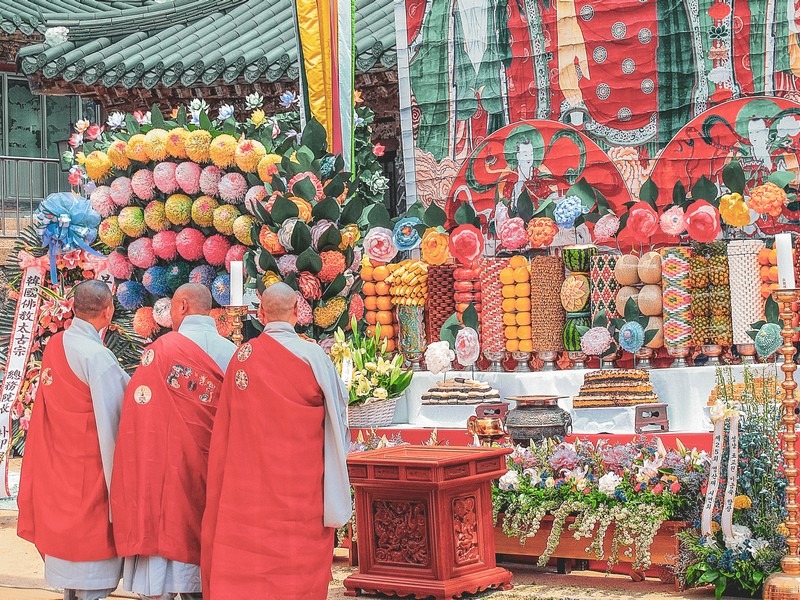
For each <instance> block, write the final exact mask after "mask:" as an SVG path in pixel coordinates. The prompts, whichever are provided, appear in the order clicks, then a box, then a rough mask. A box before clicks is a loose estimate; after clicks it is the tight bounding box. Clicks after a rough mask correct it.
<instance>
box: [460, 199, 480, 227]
mask: <svg viewBox="0 0 800 600" xmlns="http://www.w3.org/2000/svg"><path fill="white" fill-rule="evenodd" d="M476 216H477V215H475V210H474V209H473V208H472V206H471V205H469V204H467V203H466V202H465V203H463V204H462V205H461V206H459V207H458V209H456V215H455V218H456V223H458V224H459V225H472V224H474V222H475V218H476Z"/></svg>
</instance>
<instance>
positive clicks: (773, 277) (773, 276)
mask: <svg viewBox="0 0 800 600" xmlns="http://www.w3.org/2000/svg"><path fill="white" fill-rule="evenodd" d="M769 281H773V282H775V283H777V282H778V267H770V268H769Z"/></svg>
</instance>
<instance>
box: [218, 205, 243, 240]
mask: <svg viewBox="0 0 800 600" xmlns="http://www.w3.org/2000/svg"><path fill="white" fill-rule="evenodd" d="M239 214H240V213H239V209H238V208H236V207H235V206H232V205H230V204H223V205H222V206H218V207H217V208H215V209H214V229H216V230H217V231H218V232H220V233H222V234H225V235H233V223H234V222H235V221H236V218H237V217H238V216H239Z"/></svg>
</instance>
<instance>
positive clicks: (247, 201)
mask: <svg viewBox="0 0 800 600" xmlns="http://www.w3.org/2000/svg"><path fill="white" fill-rule="evenodd" d="M266 199H267V188H265V187H264V186H263V185H254V186H253V187H251V188H250V189H249V190H247V193H246V194H245V196H244V205H245V206H246V207H247V210H249V211H250V212H254V211H253V207H254V206H255V205H256V204H258V203H260V202H264V200H266Z"/></svg>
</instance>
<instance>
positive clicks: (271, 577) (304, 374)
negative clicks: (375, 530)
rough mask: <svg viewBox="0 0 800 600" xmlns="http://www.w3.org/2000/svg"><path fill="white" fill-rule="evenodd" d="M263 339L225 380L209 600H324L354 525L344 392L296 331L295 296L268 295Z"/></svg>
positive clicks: (282, 289) (278, 291)
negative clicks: (343, 534) (344, 531)
mask: <svg viewBox="0 0 800 600" xmlns="http://www.w3.org/2000/svg"><path fill="white" fill-rule="evenodd" d="M260 316H261V320H262V321H263V322H264V323H265V326H264V331H263V333H262V334H261V335H260V336H259V337H258V338H256V339H254V340H252V341H251V342H249V343H247V344H244V345H243V346H241V347H240V348H239V351H238V352H237V354H236V356H235V357H234V358H233V360H232V361H231V364H230V365H229V367H228V370H227V372H226V373H225V382H224V384H223V388H222V396H221V398H220V402H219V408H218V412H217V418H216V421H215V423H214V432H213V434H212V436H211V450H210V455H209V466H208V490H207V496H206V512H205V515H204V516H203V533H202V544H203V550H202V557H201V558H202V562H201V568H202V573H203V597H204V598H205V600H229V599H231V598H258V599H259V600H324V599H325V598H326V597H327V593H328V583H329V582H330V579H331V563H332V560H333V544H334V531H335V528H336V527H341V526H342V525H344V524H345V523H346V522H347V521H348V520H349V518H350V512H351V500H350V485H349V481H348V478H347V465H346V462H345V461H346V448H347V440H348V437H347V425H346V417H345V415H346V405H347V403H346V400H345V399H346V397H347V394H346V390H345V387H344V384H343V383H342V381H341V379H340V378H339V376H338V374H337V373H336V370H335V369H334V366H333V363H331V361H330V359H329V358H328V357H327V355H326V354H325V352H324V351H323V350H322V349H321V348H320V347H319V346H317V345H316V344H315V343H313V342H309V341H306V340H304V339H302V338H300V337H299V336H298V335H297V333H295V331H294V325H295V324H296V323H297V295H296V293H295V292H294V290H292V288H290V287H289V286H288V285H286V284H283V283H276V284H273V285H271V286H270V287H268V288H267V289H266V291H265V292H264V294H263V297H262V301H261V309H260Z"/></svg>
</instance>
